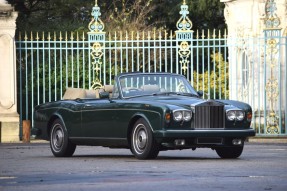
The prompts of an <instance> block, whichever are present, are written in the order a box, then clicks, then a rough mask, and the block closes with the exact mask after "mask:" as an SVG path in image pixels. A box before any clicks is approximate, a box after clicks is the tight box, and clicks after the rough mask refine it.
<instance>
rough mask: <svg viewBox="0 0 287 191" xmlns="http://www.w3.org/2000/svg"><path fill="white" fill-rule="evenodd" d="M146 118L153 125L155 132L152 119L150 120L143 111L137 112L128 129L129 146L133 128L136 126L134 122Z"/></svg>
mask: <svg viewBox="0 0 287 191" xmlns="http://www.w3.org/2000/svg"><path fill="white" fill-rule="evenodd" d="M141 118H142V119H144V120H145V121H146V122H147V123H148V124H149V126H150V127H151V131H152V132H153V128H152V126H151V123H150V121H149V120H148V118H147V117H146V116H145V115H144V114H141V113H137V114H135V115H134V116H133V117H132V118H131V120H130V122H129V125H128V129H127V139H128V145H129V147H130V146H131V133H132V130H133V127H134V124H135V123H136V122H137V121H138V120H139V119H141Z"/></svg>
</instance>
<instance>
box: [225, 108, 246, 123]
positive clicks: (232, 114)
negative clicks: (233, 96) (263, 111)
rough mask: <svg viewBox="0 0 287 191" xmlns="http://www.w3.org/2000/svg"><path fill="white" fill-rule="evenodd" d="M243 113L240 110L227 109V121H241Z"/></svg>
mask: <svg viewBox="0 0 287 191" xmlns="http://www.w3.org/2000/svg"><path fill="white" fill-rule="evenodd" d="M244 116H245V113H244V112H243V111H241V110H229V111H227V112H226V117H227V119H228V120H229V121H234V120H237V121H242V120H243V119H244Z"/></svg>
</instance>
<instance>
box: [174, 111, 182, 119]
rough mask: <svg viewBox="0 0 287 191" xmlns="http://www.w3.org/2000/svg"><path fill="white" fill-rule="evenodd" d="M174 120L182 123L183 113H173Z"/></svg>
mask: <svg viewBox="0 0 287 191" xmlns="http://www.w3.org/2000/svg"><path fill="white" fill-rule="evenodd" d="M173 119H174V120H175V121H181V120H182V119H183V114H182V111H174V112H173Z"/></svg>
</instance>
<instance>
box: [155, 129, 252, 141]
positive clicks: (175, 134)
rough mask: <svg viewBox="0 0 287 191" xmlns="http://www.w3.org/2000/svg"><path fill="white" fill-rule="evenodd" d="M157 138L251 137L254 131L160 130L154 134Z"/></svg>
mask: <svg viewBox="0 0 287 191" xmlns="http://www.w3.org/2000/svg"><path fill="white" fill-rule="evenodd" d="M154 136H155V138H176V139H187V138H197V137H222V138H228V137H242V138H246V137H251V136H255V131H254V129H251V128H250V129H236V130H235V129H200V130H199V129H194V130H159V131H155V132H154Z"/></svg>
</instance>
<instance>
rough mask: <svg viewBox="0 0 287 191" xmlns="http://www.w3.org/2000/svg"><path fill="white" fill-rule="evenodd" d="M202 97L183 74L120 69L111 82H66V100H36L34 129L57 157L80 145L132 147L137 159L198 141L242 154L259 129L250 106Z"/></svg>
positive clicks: (229, 155) (229, 153)
mask: <svg viewBox="0 0 287 191" xmlns="http://www.w3.org/2000/svg"><path fill="white" fill-rule="evenodd" d="M201 97H202V92H200V91H199V92H196V91H195V90H194V89H193V87H192V86H191V85H190V83H189V82H188V81H187V80H186V78H185V77H184V76H182V75H178V74H171V73H126V74H120V75H119V76H117V77H116V78H115V83H114V85H113V86H111V85H107V86H103V87H102V88H100V89H97V90H85V89H79V88H67V90H66V92H65V94H64V96H63V100H60V101H55V102H49V103H45V104H42V105H38V106H36V107H35V111H34V128H33V130H32V133H34V134H35V135H36V136H37V137H38V138H40V139H45V140H49V141H50V146H51V150H52V152H53V154H54V156H56V157H68V156H72V155H73V153H74V151H75V149H76V146H77V145H95V146H104V147H110V148H128V149H130V150H131V152H132V153H133V154H134V155H135V157H136V158H138V159H152V158H156V157H157V155H158V153H159V151H164V150H171V149H192V150H195V149H196V148H200V147H207V148H211V149H213V150H215V151H216V152H217V154H218V155H219V156H220V157H221V158H237V157H239V156H240V155H241V153H242V151H243V147H244V141H245V139H246V138H247V137H249V136H254V135H255V131H254V130H253V129H252V128H250V123H251V119H252V109H251V107H250V106H249V105H248V104H245V103H242V102H238V101H232V100H205V99H202V98H201Z"/></svg>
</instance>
